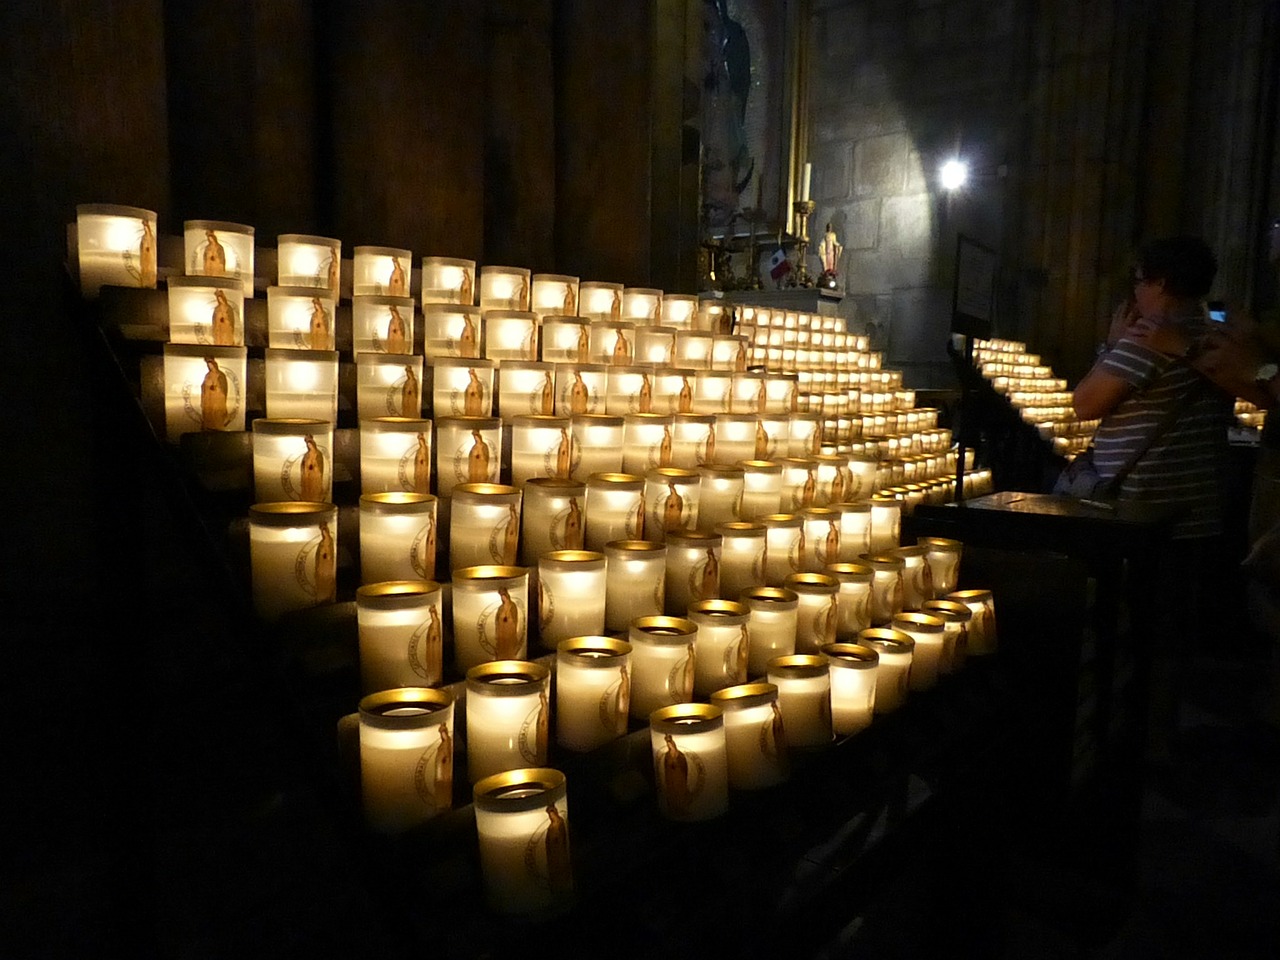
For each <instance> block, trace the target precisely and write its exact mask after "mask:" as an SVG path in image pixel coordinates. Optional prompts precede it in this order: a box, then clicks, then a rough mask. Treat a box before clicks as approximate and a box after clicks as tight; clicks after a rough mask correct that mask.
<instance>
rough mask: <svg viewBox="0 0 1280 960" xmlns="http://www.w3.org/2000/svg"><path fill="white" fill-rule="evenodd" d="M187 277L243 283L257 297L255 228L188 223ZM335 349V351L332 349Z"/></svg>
mask: <svg viewBox="0 0 1280 960" xmlns="http://www.w3.org/2000/svg"><path fill="white" fill-rule="evenodd" d="M182 241H183V242H182V245H183V249H184V251H185V257H184V268H183V273H185V274H186V275H187V276H189V277H230V278H231V279H233V280H239V281H240V285H241V287H242V288H243V289H244V295H245V297H246V298H251V297H252V296H253V227H250V226H246V225H245V224H243V223H226V222H224V221H222V220H188V221H186V222H185V223H184V224H183V225H182ZM329 349H332V348H329Z"/></svg>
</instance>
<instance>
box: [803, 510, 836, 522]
mask: <svg viewBox="0 0 1280 960" xmlns="http://www.w3.org/2000/svg"><path fill="white" fill-rule="evenodd" d="M800 516H801V517H803V518H804V519H805V520H811V519H818V520H822V519H826V520H829V521H830V520H838V519H839V518H840V511H839V510H836V509H835V508H833V507H801V508H800Z"/></svg>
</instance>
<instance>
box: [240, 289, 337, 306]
mask: <svg viewBox="0 0 1280 960" xmlns="http://www.w3.org/2000/svg"><path fill="white" fill-rule="evenodd" d="M242 286H243V285H242ZM273 290H274V291H275V295H276V297H286V298H294V297H296V298H298V299H301V300H319V301H321V302H325V303H332V304H336V303H337V302H338V297H337V295H336V294H333V293H332V292H330V289H329V288H328V287H299V286H294V285H292V284H291V285H289V286H281V285H280V284H277V285H276V286H274V287H267V297H268V303H269V302H270V300H271V292H272V291H273Z"/></svg>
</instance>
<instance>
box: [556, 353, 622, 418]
mask: <svg viewBox="0 0 1280 960" xmlns="http://www.w3.org/2000/svg"><path fill="white" fill-rule="evenodd" d="M608 369H609V368H608V367H606V366H604V364H600V363H564V364H559V365H558V366H557V367H556V413H557V414H558V415H559V416H562V417H563V416H575V417H576V416H578V415H579V414H583V413H604V412H605V397H606V396H607V395H608V392H609V374H608Z"/></svg>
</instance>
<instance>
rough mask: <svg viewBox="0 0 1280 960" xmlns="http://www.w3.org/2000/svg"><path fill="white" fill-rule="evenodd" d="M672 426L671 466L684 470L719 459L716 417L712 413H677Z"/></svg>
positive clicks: (694, 468) (696, 467) (693, 468)
mask: <svg viewBox="0 0 1280 960" xmlns="http://www.w3.org/2000/svg"><path fill="white" fill-rule="evenodd" d="M674 420H675V423H674V425H673V427H672V438H673V443H672V447H671V466H673V467H680V468H681V469H683V470H696V469H698V468H699V467H701V466H703V465H706V464H712V463H715V462H716V461H717V460H719V459H720V458H719V455H718V454H717V453H716V418H715V417H714V416H712V415H711V414H700V413H677V414H675V415H674Z"/></svg>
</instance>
